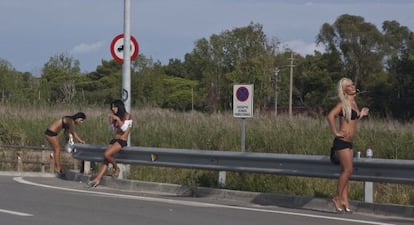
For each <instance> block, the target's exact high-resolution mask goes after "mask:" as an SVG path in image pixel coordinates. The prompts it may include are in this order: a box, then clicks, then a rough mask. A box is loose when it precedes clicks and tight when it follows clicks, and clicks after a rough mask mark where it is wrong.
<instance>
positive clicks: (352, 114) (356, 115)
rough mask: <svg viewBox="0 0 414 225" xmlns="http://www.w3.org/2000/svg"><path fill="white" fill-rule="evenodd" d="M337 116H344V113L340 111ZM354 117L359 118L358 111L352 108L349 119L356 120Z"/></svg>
mask: <svg viewBox="0 0 414 225" xmlns="http://www.w3.org/2000/svg"><path fill="white" fill-rule="evenodd" d="M339 116H340V117H344V114H343V113H342V111H341V112H340V113H339ZM356 119H359V115H358V112H357V111H355V110H354V109H352V111H351V120H356Z"/></svg>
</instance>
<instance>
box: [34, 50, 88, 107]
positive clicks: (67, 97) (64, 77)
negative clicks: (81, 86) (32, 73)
mask: <svg viewBox="0 0 414 225" xmlns="http://www.w3.org/2000/svg"><path fill="white" fill-rule="evenodd" d="M79 76H80V66H79V60H76V59H74V58H73V57H70V56H68V55H66V54H64V53H60V54H56V55H55V56H53V57H51V58H50V59H49V61H48V62H47V63H46V64H45V65H44V67H43V73H42V77H41V79H42V83H41V84H42V86H43V88H44V93H43V95H47V96H46V98H47V99H49V100H50V101H52V102H65V103H70V102H72V100H73V97H74V96H75V94H76V79H77V78H78V77H79Z"/></svg>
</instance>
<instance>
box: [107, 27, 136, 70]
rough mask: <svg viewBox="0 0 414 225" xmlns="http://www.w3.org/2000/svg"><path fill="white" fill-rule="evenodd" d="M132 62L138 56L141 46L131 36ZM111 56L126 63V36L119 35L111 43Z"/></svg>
mask: <svg viewBox="0 0 414 225" xmlns="http://www.w3.org/2000/svg"><path fill="white" fill-rule="evenodd" d="M130 46H131V60H135V59H136V58H137V56H138V51H139V45H138V42H137V40H136V39H135V37H134V36H131V45H130ZM111 55H112V57H113V58H114V59H115V61H117V62H119V63H123V62H124V34H119V35H117V36H116V37H115V38H114V39H113V40H112V42H111Z"/></svg>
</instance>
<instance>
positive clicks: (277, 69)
mask: <svg viewBox="0 0 414 225" xmlns="http://www.w3.org/2000/svg"><path fill="white" fill-rule="evenodd" d="M279 71H280V70H279V68H277V67H276V68H275V117H276V116H277V79H278V74H279Z"/></svg>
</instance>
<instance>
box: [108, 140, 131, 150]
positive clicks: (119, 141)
mask: <svg viewBox="0 0 414 225" xmlns="http://www.w3.org/2000/svg"><path fill="white" fill-rule="evenodd" d="M115 142H118V144H119V145H121V147H122V148H123V147H125V146H127V145H128V142H127V141H125V140H122V139H115V138H114V139H112V140H111V141H110V142H109V144H111V145H112V144H115Z"/></svg>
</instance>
